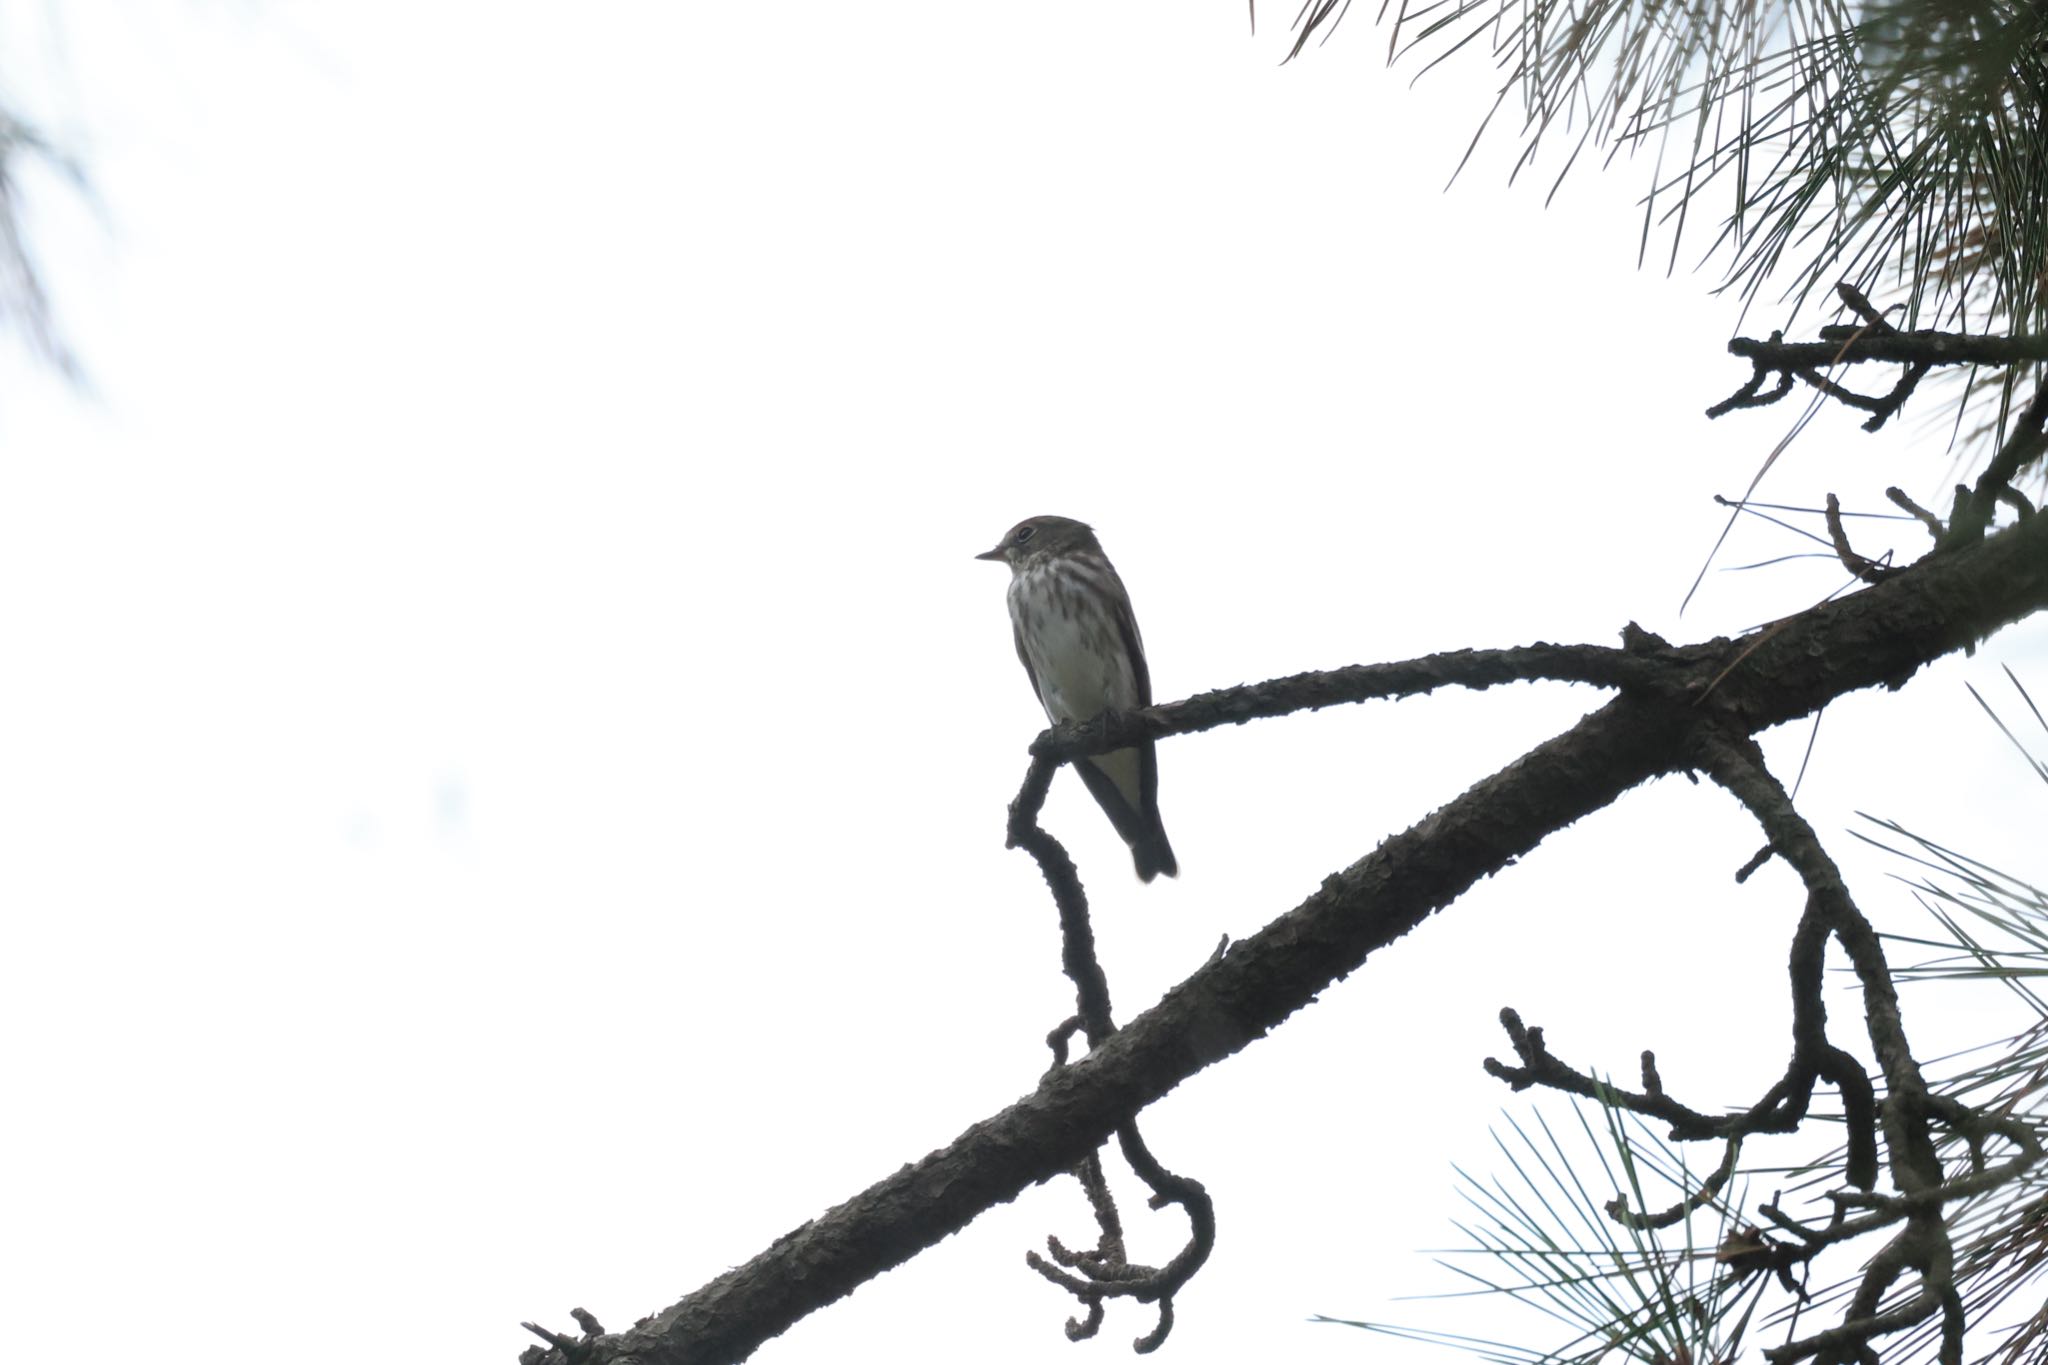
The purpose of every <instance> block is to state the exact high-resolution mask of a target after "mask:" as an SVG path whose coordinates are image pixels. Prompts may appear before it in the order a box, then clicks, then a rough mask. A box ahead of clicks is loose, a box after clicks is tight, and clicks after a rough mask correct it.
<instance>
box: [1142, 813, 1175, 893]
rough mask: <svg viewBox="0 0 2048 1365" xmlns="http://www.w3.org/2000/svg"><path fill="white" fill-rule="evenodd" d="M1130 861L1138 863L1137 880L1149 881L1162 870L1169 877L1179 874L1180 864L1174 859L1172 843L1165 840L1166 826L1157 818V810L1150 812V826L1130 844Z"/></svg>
mask: <svg viewBox="0 0 2048 1365" xmlns="http://www.w3.org/2000/svg"><path fill="white" fill-rule="evenodd" d="M1131 861H1133V862H1135V863H1136V864H1137V865H1138V880H1139V881H1141V882H1149V881H1151V880H1152V879H1153V878H1154V877H1156V876H1158V875H1159V874H1160V873H1162V872H1164V873H1165V874H1166V875H1167V876H1169V877H1178V876H1179V875H1180V864H1179V863H1177V862H1175V861H1174V858H1173V845H1172V844H1169V843H1167V842H1166V826H1165V825H1164V824H1163V823H1162V822H1161V821H1160V819H1159V812H1158V811H1156V810H1155V811H1153V812H1152V828H1150V829H1148V830H1145V831H1143V832H1142V833H1140V834H1139V836H1138V838H1137V839H1136V841H1135V842H1133V843H1132V844H1131Z"/></svg>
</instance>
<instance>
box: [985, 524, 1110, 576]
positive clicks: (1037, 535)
mask: <svg viewBox="0 0 2048 1365" xmlns="http://www.w3.org/2000/svg"><path fill="white" fill-rule="evenodd" d="M1076 550H1094V551H1096V552H1097V553H1098V554H1099V553H1101V547H1100V546H1098V545H1097V544H1096V543H1095V532H1094V530H1093V529H1092V528H1090V527H1089V526H1088V525H1087V524H1086V523H1084V522H1078V521H1075V520H1074V519H1073V518H1072V517H1026V518H1025V519H1024V520H1023V521H1020V522H1018V523H1017V524H1016V525H1015V526H1012V527H1011V528H1010V529H1009V530H1008V531H1006V532H1004V534H1003V538H1002V540H1001V542H1000V543H998V544H997V546H996V547H995V549H993V550H983V551H982V552H981V553H980V554H978V555H976V556H975V558H976V559H994V560H1000V561H1001V562H1002V563H1004V564H1007V565H1009V566H1010V567H1011V568H1012V569H1021V568H1023V567H1024V565H1025V564H1026V563H1029V562H1032V561H1036V560H1041V559H1052V558H1054V557H1056V556H1059V555H1064V554H1071V553H1073V552H1074V551H1076Z"/></svg>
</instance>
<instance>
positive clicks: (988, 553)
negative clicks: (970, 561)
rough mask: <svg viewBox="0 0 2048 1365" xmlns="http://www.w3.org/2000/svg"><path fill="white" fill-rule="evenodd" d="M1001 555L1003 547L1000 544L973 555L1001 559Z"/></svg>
mask: <svg viewBox="0 0 2048 1365" xmlns="http://www.w3.org/2000/svg"><path fill="white" fill-rule="evenodd" d="M1002 557H1003V547H1002V546H1000V545H998V546H996V547H995V549H993V550H983V551H982V552H981V553H980V554H978V555H976V556H975V558H976V559H1001V558H1002Z"/></svg>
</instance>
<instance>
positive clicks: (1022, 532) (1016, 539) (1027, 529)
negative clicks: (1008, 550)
mask: <svg viewBox="0 0 2048 1365" xmlns="http://www.w3.org/2000/svg"><path fill="white" fill-rule="evenodd" d="M1037 534H1038V528H1037V527H1036V526H1019V527H1018V528H1017V534H1016V535H1014V536H1011V537H1010V543H1011V544H1012V545H1022V544H1023V543H1024V542H1025V541H1027V540H1029V539H1031V537H1033V536H1035V535H1037Z"/></svg>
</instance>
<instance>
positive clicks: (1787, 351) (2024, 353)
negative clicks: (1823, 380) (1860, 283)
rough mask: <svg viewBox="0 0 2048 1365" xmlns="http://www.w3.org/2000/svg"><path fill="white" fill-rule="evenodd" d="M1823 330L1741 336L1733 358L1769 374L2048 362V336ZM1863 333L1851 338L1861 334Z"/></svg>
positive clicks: (1731, 344) (1730, 350) (1732, 351)
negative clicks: (1811, 337) (1798, 335)
mask: <svg viewBox="0 0 2048 1365" xmlns="http://www.w3.org/2000/svg"><path fill="white" fill-rule="evenodd" d="M1833 330H1835V329H1828V328H1824V329H1822V333H1821V336H1822V340H1819V341H1781V340H1777V339H1770V340H1758V339H1757V338H1755V337H1736V338H1734V339H1733V340H1731V341H1730V342H1729V343H1728V353H1729V354H1730V355H1737V356H1741V357H1742V358H1743V359H1744V360H1753V361H1755V362H1757V364H1759V365H1760V366H1762V367H1763V368H1764V369H1765V370H1767V371H1768V370H1795V371H1796V370H1805V369H1813V368H1815V367H1825V366H1830V365H1854V364H1856V363H1858V362H1859V361H1865V360H1889V361H1893V362H1896V363H1901V364H1908V365H1915V364H1917V365H2013V364H2019V363H2024V362H2026V361H2030V360H2048V336H2010V337H2007V336H1971V335H1968V334H1966V333H1962V332H1934V331H1919V332H1877V331H1871V330H1868V329H1866V328H1860V327H1851V328H1847V329H1845V330H1843V331H1841V333H1840V335H1835V336H1830V335H1829V332H1830V331H1833ZM1859 331H1860V332H1862V333H1863V335H1862V336H1860V337H1855V339H1854V340H1851V339H1850V337H1851V335H1852V334H1853V333H1855V332H1859Z"/></svg>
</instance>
